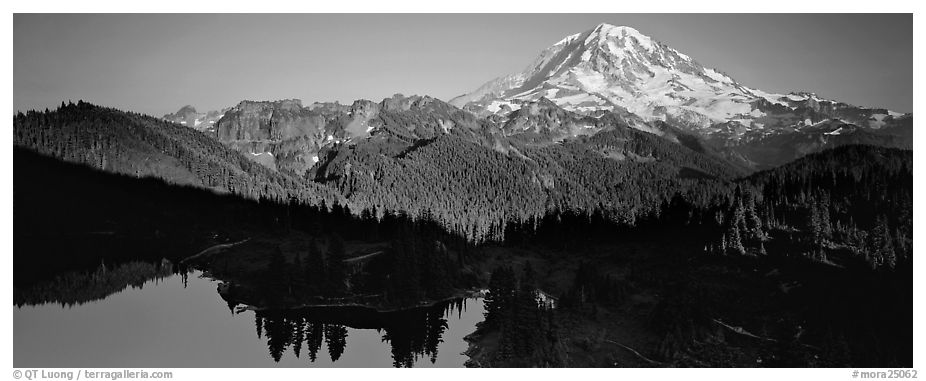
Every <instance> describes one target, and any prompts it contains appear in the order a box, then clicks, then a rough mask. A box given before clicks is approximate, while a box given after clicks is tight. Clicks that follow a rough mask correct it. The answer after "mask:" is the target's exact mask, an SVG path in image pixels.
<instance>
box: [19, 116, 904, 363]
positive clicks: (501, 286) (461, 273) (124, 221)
mask: <svg viewBox="0 0 926 381" xmlns="http://www.w3.org/2000/svg"><path fill="white" fill-rule="evenodd" d="M438 111H440V110H438ZM442 112H447V113H449V114H447V115H445V116H446V117H448V118H458V119H459V118H464V117H465V116H466V115H467V114H459V112H455V114H454V113H452V112H454V111H453V110H443V111H442ZM383 115H384V116H383V118H386V119H387V120H383V121H382V123H385V124H386V125H388V126H390V128H398V130H397V131H408V129H409V127H410V126H413V125H415V124H416V123H418V121H417V119H414V118H412V119H408V118H410V116H409V114H402V113H398V112H396V113H385V114H383ZM461 120H463V119H461ZM604 120H605V121H607V118H604ZM466 121H467V123H476V122H474V121H472V120H466ZM435 123H436V124H437V125H439V124H440V123H441V122H440V120H437V121H434V120H431V121H430V122H427V123H424V124H423V125H424V126H433V125H434V124H435ZM614 123H615V124H610V125H607V126H605V127H606V128H605V129H603V130H602V131H601V132H598V133H597V134H595V135H592V136H581V137H578V138H575V139H567V140H564V141H555V142H545V143H544V142H541V140H542V139H541V140H537V139H528V138H527V137H526V136H520V137H519V136H513V137H505V138H499V137H498V136H493V135H491V134H488V135H465V134H461V133H451V134H432V135H429V134H431V133H432V132H434V130H422V131H417V132H416V133H415V134H411V135H407V136H404V135H403V136H398V135H395V136H393V135H389V134H387V135H380V136H373V137H371V138H370V139H368V140H366V141H363V142H360V143H357V144H344V145H337V146H335V147H332V148H330V149H328V150H327V151H325V152H324V155H320V156H322V157H323V160H322V161H320V162H319V164H318V165H317V166H316V167H315V168H314V169H313V170H312V171H309V172H308V173H307V174H306V175H305V176H304V177H303V176H298V175H295V174H293V173H289V172H286V171H282V172H274V171H272V170H270V169H268V168H265V167H263V166H261V165H259V164H257V163H255V162H254V161H252V160H250V159H248V158H245V157H244V156H242V154H240V153H239V152H237V151H235V150H233V149H231V148H228V147H226V146H224V145H222V144H221V143H219V142H218V141H215V140H214V139H212V138H210V137H208V136H206V135H204V134H202V133H200V132H197V131H195V130H192V129H189V128H186V127H182V126H179V125H176V124H172V123H168V122H164V121H160V120H158V119H155V118H151V117H148V116H144V115H140V114H134V113H126V112H121V111H118V110H114V109H109V108H102V107H98V106H94V105H91V104H88V103H85V102H78V103H77V104H63V105H62V106H61V107H60V108H58V109H57V110H55V111H45V112H29V113H25V114H18V115H16V116H15V117H14V120H13V125H14V145H15V147H14V165H15V168H14V181H15V183H16V189H15V190H14V206H15V210H14V224H15V226H16V230H15V232H14V238H15V242H16V244H15V251H16V258H15V261H14V267H15V274H16V275H15V276H16V277H15V279H14V286H15V288H14V295H15V296H16V299H15V300H16V302H17V303H20V304H32V303H41V302H58V303H63V304H79V303H81V302H86V301H89V300H95V299H97V298H101V297H104V296H106V295H108V294H109V293H112V292H116V291H118V290H121V289H122V288H124V287H126V286H128V285H133V284H137V283H138V282H139V281H143V280H144V279H150V278H152V277H158V276H162V275H163V274H164V273H165V271H167V267H169V268H170V271H177V272H183V271H185V269H184V268H183V267H184V266H187V265H189V266H198V267H199V268H202V269H204V270H206V271H208V272H209V273H210V274H212V276H215V277H217V278H219V279H225V280H230V281H233V283H234V284H235V286H230V287H229V291H227V292H226V293H225V294H223V297H226V298H228V299H229V302H230V306H231V305H232V304H233V303H234V302H236V301H242V302H247V304H250V305H256V306H259V307H261V308H262V309H261V310H260V311H262V312H260V313H259V314H258V318H257V322H256V324H257V331H258V332H259V334H261V335H266V336H267V337H269V338H272V340H269V341H268V346H269V348H268V349H269V352H270V354H271V356H272V357H274V358H277V359H278V358H279V357H278V356H279V354H280V353H282V351H285V350H287V348H288V350H293V351H296V353H297V355H298V354H299V353H300V352H299V351H301V350H302V348H303V347H302V346H303V343H306V342H307V343H309V347H308V352H309V355H308V356H309V358H310V361H312V360H313V359H314V358H315V357H316V356H317V351H318V348H319V345H318V342H319V341H320V340H323V339H324V340H330V342H329V343H328V345H327V347H328V348H329V350H330V351H331V352H330V353H329V356H330V357H331V359H332V360H335V359H336V358H337V357H338V356H340V351H342V350H343V345H342V344H339V343H341V342H343V340H344V335H343V334H342V333H343V332H342V331H341V330H342V329H343V326H341V325H340V324H338V323H335V322H333V321H327V322H326V321H325V320H324V318H317V317H316V316H315V315H312V314H307V313H304V312H286V313H284V312H280V311H279V309H280V308H286V307H290V306H295V305H310V304H312V303H314V302H319V301H329V302H330V301H332V300H340V301H350V302H351V303H355V304H369V306H370V307H371V308H373V309H374V310H376V309H387V308H391V309H395V308H400V307H403V308H404V307H412V306H418V305H419V304H420V303H422V302H423V301H427V302H428V303H432V304H433V303H442V302H441V301H445V300H447V299H448V298H451V297H453V296H455V295H460V292H463V291H466V290H474V289H479V288H486V289H487V290H488V291H487V294H486V299H485V305H486V309H487V313H486V316H485V321H484V322H483V323H482V324H481V325H480V328H479V332H478V335H476V336H474V337H473V340H474V342H475V343H476V344H475V346H476V347H477V348H478V347H479V346H480V345H482V348H483V351H482V352H480V353H479V354H477V355H474V358H475V359H477V360H474V361H475V362H478V363H479V365H482V366H492V365H495V366H499V365H500V366H533V365H545V366H569V365H576V364H586V365H588V364H599V363H602V362H607V361H611V360H613V359H611V358H607V359H605V358H599V357H595V356H598V355H594V356H592V355H589V357H588V358H581V360H580V358H579V357H576V356H575V355H574V354H575V353H577V351H578V352H582V351H585V352H588V353H598V352H601V350H600V348H601V346H613V347H614V348H613V351H612V350H609V351H605V352H607V353H618V352H623V353H624V355H625V356H627V358H630V359H631V360H627V361H631V363H634V361H635V363H634V364H636V365H640V366H658V365H660V364H663V365H667V364H671V365H679V366H703V365H713V366H717V365H724V364H725V363H723V361H730V362H729V363H726V365H730V364H735V365H741V364H742V361H744V360H743V359H738V358H731V359H727V358H725V357H722V356H721V357H715V356H714V355H717V354H718V353H721V354H724V355H728V354H729V353H728V352H723V350H722V349H719V344H718V340H721V341H723V342H725V343H727V344H729V343H730V342H733V340H734V339H733V338H734V337H736V338H740V336H743V334H742V332H743V331H745V332H748V333H749V334H750V335H753V336H756V337H763V338H767V339H768V340H760V341H758V342H755V341H749V340H752V339H747V341H749V342H748V343H747V344H742V345H743V346H747V347H749V348H751V350H755V351H757V353H760V354H761V356H765V357H763V358H765V359H766V361H771V365H776V366H847V365H848V364H852V365H853V366H859V365H866V364H869V365H871V364H879V366H884V365H890V366H895V365H896V366H909V365H910V364H911V363H912V358H911V356H912V344H911V343H910V340H909V337H910V336H909V333H910V332H911V330H912V311H911V306H912V304H911V300H912V267H913V266H912V263H913V258H912V255H913V248H912V246H913V238H912V237H913V227H912V224H913V218H912V205H913V184H912V182H913V172H912V168H913V166H912V159H913V155H912V151H909V150H901V149H892V148H881V147H874V146H864V145H851V146H843V147H838V148H835V149H830V150H826V151H823V152H820V153H816V154H811V155H807V156H805V157H803V158H800V159H798V160H796V161H794V162H791V163H789V164H786V165H783V166H781V167H777V168H774V169H770V170H766V171H762V172H757V173H752V174H746V173H744V172H743V171H742V170H741V169H740V167H738V166H736V165H733V164H730V163H729V162H727V161H725V160H724V159H723V158H722V157H721V156H720V155H717V154H715V153H712V152H710V151H709V150H707V149H703V147H700V148H699V146H698V144H696V143H697V142H692V141H690V140H685V138H684V137H683V139H681V140H682V141H681V142H679V143H675V142H672V141H670V140H667V139H664V138H661V137H657V136H656V135H653V134H649V133H645V132H641V131H637V130H633V129H631V128H629V127H627V126H625V125H621V124H620V123H619V121H615V122H614ZM418 135H427V136H426V137H419V136H418ZM139 242H144V243H148V244H144V245H139V244H138V243H139ZM232 242H241V244H240V245H239V246H235V248H234V249H229V254H227V255H223V256H202V257H200V258H198V259H197V260H196V261H191V262H189V263H184V259H185V258H187V257H191V256H192V255H193V254H195V253H197V252H201V251H204V249H208V248H210V247H214V246H215V245H220V244H228V243H232ZM129 250H130V251H131V254H132V255H129V254H127V252H128V251H129ZM88 253H92V255H91V254H88ZM499 253H501V254H499ZM139 258H142V259H145V260H148V261H149V262H148V263H158V264H159V265H157V266H153V265H139V264H137V263H136V262H133V261H135V260H138V259H139ZM162 258H165V259H167V261H166V262H165V261H162V260H161V259H162ZM515 258H520V259H517V260H516V259H515ZM525 258H526V259H525ZM532 263H533V265H532ZM161 264H163V266H167V267H163V266H162V265H161ZM181 264H183V265H181ZM61 285H68V288H70V290H69V291H67V292H63V293H62V292H58V291H55V290H58V289H62V288H63V287H60V286H61ZM540 290H544V291H546V294H549V295H555V299H556V303H555V308H554V307H553V306H552V305H551V304H549V303H547V302H544V300H545V298H544V297H541V296H540V295H541V294H540ZM546 294H545V295H546ZM236 298H237V299H236ZM445 307H446V306H445ZM855 307H859V308H860V309H855ZM630 310H632V311H635V312H634V313H636V314H644V315H645V316H644V315H640V316H637V315H633V316H637V318H636V320H635V322H637V323H639V322H641V321H646V322H647V323H646V325H644V326H640V330H641V332H647V333H648V334H650V336H649V338H648V339H639V340H638V341H637V342H636V343H633V345H627V344H625V343H624V342H623V341H620V340H618V339H617V338H615V337H612V336H608V335H606V334H601V335H597V336H596V334H592V333H588V332H587V330H590V329H591V328H590V327H594V328H595V329H599V330H600V331H601V332H612V331H613V330H614V329H615V328H614V326H612V325H610V324H612V323H613V322H614V321H617V320H619V319H623V317H621V316H625V315H627V312H628V311H630ZM641 311H645V313H644V312H641ZM419 312H420V311H419ZM440 314H441V312H433V313H432V312H421V313H419V314H418V315H415V316H416V319H424V320H426V321H427V322H428V324H426V325H424V326H425V327H428V328H427V329H426V330H424V331H422V332H418V333H416V334H415V335H411V336H409V335H407V334H403V335H400V336H397V337H401V338H403V339H402V340H404V339H405V338H408V337H415V339H414V341H413V342H400V341H401V340H399V339H395V340H390V341H391V344H392V346H393V349H394V351H395V353H394V354H395V356H394V359H395V361H396V364H395V365H397V366H406V365H409V364H411V363H412V362H413V360H414V359H415V358H417V357H421V356H435V354H434V353H435V352H434V351H435V349H434V348H436V347H435V344H434V342H435V340H439V338H440V334H441V333H440V330H441V322H440ZM621 314H623V315H621ZM319 319H321V320H319ZM730 321H734V322H736V323H737V324H739V325H738V327H740V330H735V329H730V328H729V327H733V325H731V324H728V322H730ZM390 324H391V323H390ZM633 324H636V323H633ZM419 327H421V325H416V326H415V327H400V326H383V327H382V328H383V329H385V331H386V336H389V332H390V330H402V329H418V328H419ZM718 332H726V336H724V335H722V334H719V333H718ZM583 337H588V338H586V339H580V338H583ZM718 337H721V338H722V339H718ZM486 338H492V339H491V340H492V345H487V344H486V343H487V341H486V340H489V339H486ZM480 340H481V341H480ZM615 343H616V344H615ZM631 346H635V347H636V349H633V348H631ZM339 347H340V348H341V349H338V348H339ZM313 348H314V349H313ZM624 348H631V349H630V350H625V349H624ZM631 351H632V352H631ZM569 353H572V354H573V355H571V356H570V355H568V354H569ZM633 353H636V355H633ZM706 358H715V359H716V358H722V359H726V360H710V361H719V363H718V362H709V363H704V361H709V360H706ZM622 359H623V358H622ZM621 361H624V360H621Z"/></svg>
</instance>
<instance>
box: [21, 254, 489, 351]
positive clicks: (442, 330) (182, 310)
mask: <svg viewBox="0 0 926 381" xmlns="http://www.w3.org/2000/svg"><path fill="white" fill-rule="evenodd" d="M184 283H186V284H184ZM217 285H218V282H217V281H215V280H212V279H209V278H205V277H202V274H201V273H200V272H198V271H194V272H191V273H190V274H189V275H188V277H187V281H186V282H184V281H183V277H182V276H180V275H171V276H168V277H166V278H162V279H156V280H151V281H148V282H146V283H145V284H144V285H143V286H142V287H141V288H133V287H129V288H127V289H125V290H123V291H121V292H118V293H115V294H113V295H110V296H108V297H106V298H105V299H102V300H97V301H93V302H88V303H85V304H80V305H75V306H62V305H60V304H43V305H37V306H28V305H26V306H22V307H16V306H14V307H13V308H14V312H13V344H14V345H13V348H14V350H13V352H14V353H13V365H14V367H17V368H28V367H74V368H78V367H84V368H87V367H102V368H106V367H120V368H121V367H277V366H282V367H312V366H316V367H393V366H414V367H462V366H463V363H464V362H465V361H466V360H467V357H466V356H464V355H463V354H462V352H463V351H465V350H466V348H467V344H466V342H465V341H464V340H463V337H464V336H466V335H468V334H470V333H472V332H473V331H475V325H476V323H478V322H479V321H481V320H482V319H483V312H484V309H483V304H482V299H481V298H471V299H462V300H459V301H453V302H448V303H444V304H442V305H439V306H435V307H433V308H429V309H420V310H413V311H406V312H402V313H398V314H376V313H371V312H369V311H365V312H358V311H350V310H336V311H331V310H311V311H309V310H302V311H289V312H285V313H283V312H276V313H274V312H261V313H257V312H254V311H250V310H243V311H240V312H238V313H235V312H233V310H232V309H230V308H229V305H228V304H227V303H226V302H225V300H223V299H222V298H221V297H220V296H219V294H218V293H217V292H216V287H217Z"/></svg>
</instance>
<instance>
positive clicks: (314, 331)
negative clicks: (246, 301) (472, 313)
mask: <svg viewBox="0 0 926 381" xmlns="http://www.w3.org/2000/svg"><path fill="white" fill-rule="evenodd" d="M465 303H466V300H465V299H457V300H452V301H446V302H441V303H438V304H436V305H433V306H430V307H422V308H415V309H409V310H402V311H391V312H377V311H375V310H372V309H368V308H363V307H325V308H302V309H297V310H266V311H257V312H256V313H255V325H256V327H257V335H258V337H266V339H267V350H268V352H269V354H270V357H271V358H273V360H274V361H277V362H279V361H280V359H281V358H282V357H283V354H284V353H286V352H287V351H288V350H292V352H293V355H295V356H296V357H299V356H301V354H302V353H303V349H305V350H306V351H308V360H309V361H310V362H312V363H314V362H315V361H316V359H317V358H318V351H319V349H320V348H321V346H322V342H323V341H324V343H325V345H326V347H327V349H328V356H329V358H330V359H331V361H332V362H335V361H338V359H340V358H341V355H342V354H344V350H345V348H346V346H347V336H348V329H347V328H348V327H349V328H353V329H375V330H376V331H377V332H380V333H381V334H382V341H383V342H387V343H389V344H390V346H391V349H392V360H393V361H392V363H393V366H395V367H412V366H414V365H415V363H416V362H417V361H418V360H419V359H421V358H425V359H428V360H429V361H430V362H431V363H432V364H433V363H435V362H436V361H437V356H438V351H437V350H438V346H439V345H440V343H441V342H443V339H442V338H441V337H442V336H443V335H444V333H445V331H446V330H447V328H448V322H447V318H446V317H447V316H450V314H454V313H456V314H457V315H458V316H459V315H461V314H462V312H463V310H464V309H465ZM303 347H304V348H303Z"/></svg>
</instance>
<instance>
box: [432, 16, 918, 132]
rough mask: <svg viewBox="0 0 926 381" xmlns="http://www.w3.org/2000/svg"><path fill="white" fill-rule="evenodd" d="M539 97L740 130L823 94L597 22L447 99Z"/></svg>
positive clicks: (485, 103) (489, 103) (492, 101)
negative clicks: (776, 84)
mask: <svg viewBox="0 0 926 381" xmlns="http://www.w3.org/2000/svg"><path fill="white" fill-rule="evenodd" d="M542 97H545V98H547V99H549V100H551V101H553V102H554V103H556V104H557V105H559V106H560V107H563V108H564V109H567V110H570V111H575V112H580V113H587V112H591V111H596V110H615V109H617V108H625V109H627V110H628V111H630V112H631V113H633V114H636V115H637V116H639V117H641V118H643V120H645V121H655V120H664V121H667V120H672V121H673V122H676V123H678V124H681V125H684V126H685V127H687V128H692V129H696V130H702V131H703V132H706V133H710V132H711V131H712V130H713V129H714V127H713V126H714V125H715V124H718V123H727V122H734V123H738V124H740V125H742V126H743V127H744V131H748V130H753V129H765V128H771V127H774V128H783V127H794V126H798V125H801V124H802V122H803V125H810V123H809V119H808V120H807V121H805V120H803V118H801V117H800V116H797V115H795V116H793V117H789V118H775V117H773V116H771V115H769V114H768V110H769V108H771V107H777V108H778V110H779V111H777V112H778V113H781V111H780V110H785V111H786V112H790V111H791V110H796V109H798V108H799V107H801V106H807V105H809V104H810V105H812V104H817V103H819V102H821V101H825V100H824V99H822V98H820V97H818V96H816V95H815V94H810V93H791V94H774V93H767V92H764V91H761V90H756V89H751V88H749V87H746V86H743V85H741V84H739V83H738V82H737V81H735V80H734V79H733V78H730V77H729V76H727V75H726V74H723V73H722V72H720V71H718V70H716V69H712V68H707V67H704V66H702V65H701V64H699V63H698V62H696V61H694V60H693V59H692V58H691V57H689V56H688V55H685V54H683V53H681V52H678V51H676V50H675V49H672V48H670V47H668V46H666V45H665V44H662V43H660V42H658V41H655V40H653V39H652V38H650V37H648V36H645V35H643V34H642V33H640V32H639V31H637V30H636V29H633V28H631V27H626V26H614V25H610V24H600V25H598V26H596V27H595V28H594V29H591V30H589V31H586V32H584V33H579V34H574V35H570V36H567V37H566V38H564V39H562V40H560V41H559V42H557V43H556V44H554V45H552V46H550V47H549V48H547V49H545V50H544V51H543V52H541V53H540V56H539V57H537V59H536V60H534V62H533V63H531V65H529V66H528V67H527V68H526V69H525V70H524V71H522V72H520V73H515V74H511V75H508V76H504V77H500V78H497V79H494V80H492V81H489V82H488V83H486V84H484V85H482V86H481V87H480V88H479V89H477V90H476V91H474V92H472V93H469V94H465V95H461V96H459V97H457V98H454V99H453V100H451V101H450V103H451V104H453V105H456V106H458V107H463V106H466V105H473V106H477V107H481V108H482V109H484V110H487V111H488V112H490V113H499V112H500V111H501V110H503V107H502V106H503V105H508V106H509V107H510V108H511V109H512V110H514V109H515V107H518V106H517V105H519V104H520V103H521V102H523V101H536V100H539V99H540V98H542ZM762 101H764V102H762ZM834 103H835V102H834ZM769 105H771V106H769ZM782 106H783V107H782ZM846 106H848V105H846ZM848 107H851V106H848ZM861 110H863V111H866V110H867V112H869V113H873V110H870V109H861ZM882 115H884V114H883V113H881V114H878V113H874V115H871V117H872V118H873V119H870V121H867V122H866V123H865V125H866V126H871V127H873V128H880V127H881V126H882V125H883V122H882V120H883V119H884V118H885V117H886V115H885V116H882ZM887 115H890V116H892V117H894V118H897V117H899V116H901V115H902V114H899V113H894V112H890V111H889V112H888V114H887ZM866 118H867V116H866ZM785 124H786V125H785ZM739 135H740V136H741V135H742V134H739Z"/></svg>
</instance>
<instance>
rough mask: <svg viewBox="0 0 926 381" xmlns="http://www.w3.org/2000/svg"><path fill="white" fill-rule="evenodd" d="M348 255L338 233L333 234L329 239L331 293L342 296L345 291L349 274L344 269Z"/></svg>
mask: <svg viewBox="0 0 926 381" xmlns="http://www.w3.org/2000/svg"><path fill="white" fill-rule="evenodd" d="M346 256H347V253H346V249H345V247H344V240H343V239H341V236H339V235H338V234H337V233H335V234H332V236H331V237H330V238H329V239H328V258H327V262H328V283H329V284H330V289H329V292H331V293H334V294H340V293H342V292H344V291H345V281H346V280H347V279H346V278H347V273H346V270H345V268H344V259H345V258H346Z"/></svg>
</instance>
